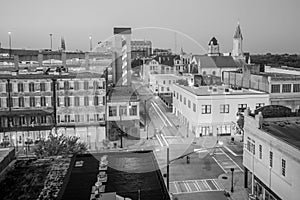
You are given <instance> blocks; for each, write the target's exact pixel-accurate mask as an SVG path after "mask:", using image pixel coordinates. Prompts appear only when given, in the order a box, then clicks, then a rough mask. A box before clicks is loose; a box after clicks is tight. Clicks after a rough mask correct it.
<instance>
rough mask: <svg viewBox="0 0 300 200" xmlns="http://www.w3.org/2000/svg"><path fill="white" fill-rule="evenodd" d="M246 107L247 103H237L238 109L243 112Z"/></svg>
mask: <svg viewBox="0 0 300 200" xmlns="http://www.w3.org/2000/svg"><path fill="white" fill-rule="evenodd" d="M246 109H247V104H239V105H238V111H239V112H244V111H245V110H246Z"/></svg>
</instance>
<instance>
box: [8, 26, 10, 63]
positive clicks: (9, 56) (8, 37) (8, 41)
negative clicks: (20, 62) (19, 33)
mask: <svg viewBox="0 0 300 200" xmlns="http://www.w3.org/2000/svg"><path fill="white" fill-rule="evenodd" d="M8 40H9V41H8V42H9V58H11V32H8Z"/></svg>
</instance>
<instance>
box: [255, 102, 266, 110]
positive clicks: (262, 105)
mask: <svg viewBox="0 0 300 200" xmlns="http://www.w3.org/2000/svg"><path fill="white" fill-rule="evenodd" d="M264 106H265V104H264V103H257V104H256V106H255V109H258V108H260V107H264Z"/></svg>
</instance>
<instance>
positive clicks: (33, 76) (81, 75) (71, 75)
mask: <svg viewBox="0 0 300 200" xmlns="http://www.w3.org/2000/svg"><path fill="white" fill-rule="evenodd" d="M101 76H102V75H101V74H99V73H94V72H93V73H92V72H78V73H74V72H68V73H61V74H57V75H55V74H17V75H12V74H0V80H1V79H54V78H55V79H64V78H101Z"/></svg>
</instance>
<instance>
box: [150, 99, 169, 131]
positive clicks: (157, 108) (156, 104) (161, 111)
mask: <svg viewBox="0 0 300 200" xmlns="http://www.w3.org/2000/svg"><path fill="white" fill-rule="evenodd" d="M153 103H154V104H153V105H155V106H156V108H157V109H158V110H159V111H160V112H161V114H162V116H163V117H164V118H165V119H166V120H167V122H168V124H169V125H170V126H173V124H172V123H171V122H170V120H169V119H168V117H167V116H166V115H165V114H164V113H163V111H162V110H161V109H160V107H159V106H158V105H157V103H156V102H153Z"/></svg>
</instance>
